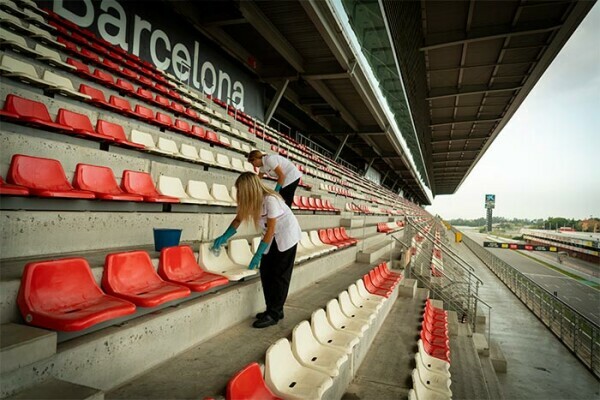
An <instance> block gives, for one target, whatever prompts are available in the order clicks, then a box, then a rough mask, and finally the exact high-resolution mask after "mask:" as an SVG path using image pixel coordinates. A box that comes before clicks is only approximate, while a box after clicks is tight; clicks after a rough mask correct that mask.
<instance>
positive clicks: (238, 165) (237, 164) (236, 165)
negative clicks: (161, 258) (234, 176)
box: [231, 157, 245, 172]
mask: <svg viewBox="0 0 600 400" xmlns="http://www.w3.org/2000/svg"><path fill="white" fill-rule="evenodd" d="M231 167H232V168H233V169H235V170H236V171H238V172H244V171H245V170H244V164H243V163H242V160H240V159H239V158H235V157H231Z"/></svg>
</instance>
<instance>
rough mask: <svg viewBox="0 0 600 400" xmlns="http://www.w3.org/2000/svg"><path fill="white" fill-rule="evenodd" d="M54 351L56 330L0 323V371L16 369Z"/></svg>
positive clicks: (45, 356)
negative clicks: (0, 360)
mask: <svg viewBox="0 0 600 400" xmlns="http://www.w3.org/2000/svg"><path fill="white" fill-rule="evenodd" d="M55 353H56V332H52V331H47V330H45V329H39V328H34V327H32V326H26V325H19V324H12V323H10V324H2V325H0V358H1V359H2V362H1V363H0V373H2V374H5V373H7V372H10V371H13V370H16V369H18V368H21V367H24V366H26V365H29V364H33V363H35V362H37V361H41V360H44V359H47V358H49V357H52V356H53V355H54V354H55Z"/></svg>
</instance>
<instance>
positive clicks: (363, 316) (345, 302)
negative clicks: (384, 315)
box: [338, 290, 376, 324]
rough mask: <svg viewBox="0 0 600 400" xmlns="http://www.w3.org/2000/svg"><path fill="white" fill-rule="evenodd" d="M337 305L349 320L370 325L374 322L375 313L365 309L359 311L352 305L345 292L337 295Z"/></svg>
mask: <svg viewBox="0 0 600 400" xmlns="http://www.w3.org/2000/svg"><path fill="white" fill-rule="evenodd" d="M338 303H339V305H340V309H341V310H342V313H343V314H344V315H345V316H346V317H348V318H350V319H351V320H354V319H357V320H365V321H368V322H369V324H371V323H372V322H373V321H374V320H375V314H376V312H373V311H371V310H367V309H361V308H359V307H356V306H355V305H354V304H352V300H350V295H349V294H348V292H347V291H345V290H344V291H343V292H341V293H340V294H339V295H338Z"/></svg>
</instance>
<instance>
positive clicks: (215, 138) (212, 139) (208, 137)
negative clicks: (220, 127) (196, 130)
mask: <svg viewBox="0 0 600 400" xmlns="http://www.w3.org/2000/svg"><path fill="white" fill-rule="evenodd" d="M206 140H208V141H209V142H212V143H215V144H221V141H220V140H219V137H218V136H217V134H216V133H215V132H213V131H208V130H207V131H206Z"/></svg>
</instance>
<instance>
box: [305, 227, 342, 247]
mask: <svg viewBox="0 0 600 400" xmlns="http://www.w3.org/2000/svg"><path fill="white" fill-rule="evenodd" d="M309 236H310V241H311V242H312V243H313V244H314V245H315V246H316V247H317V248H319V249H325V250H327V252H332V251H334V250H335V249H337V246H334V245H330V244H327V243H323V241H321V239H320V238H319V233H318V232H317V231H310V232H309Z"/></svg>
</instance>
